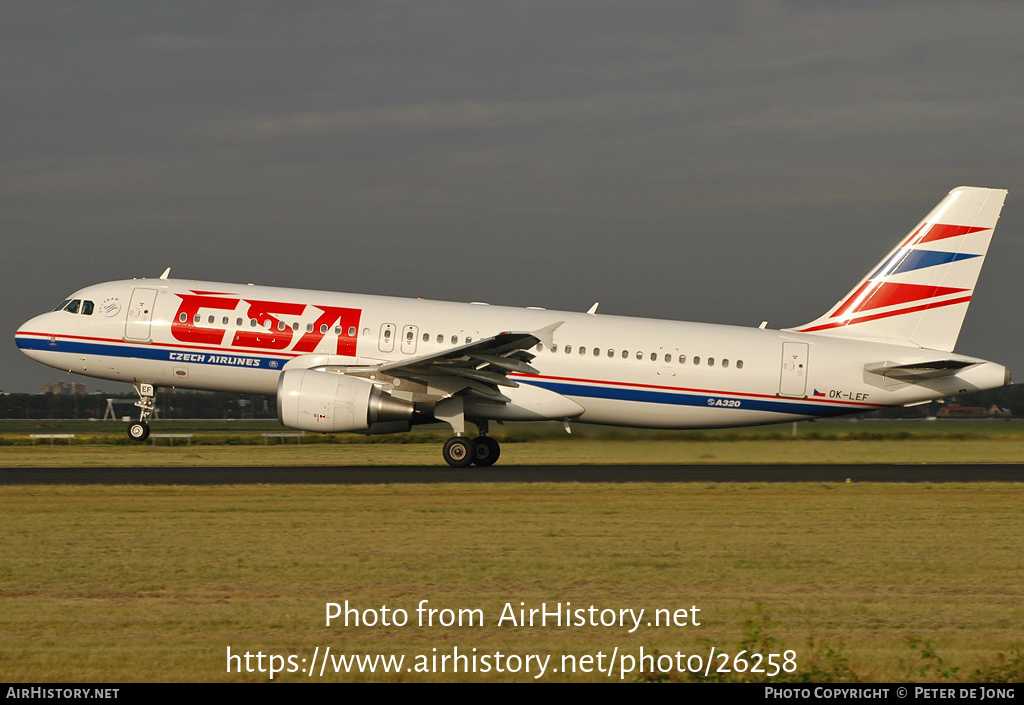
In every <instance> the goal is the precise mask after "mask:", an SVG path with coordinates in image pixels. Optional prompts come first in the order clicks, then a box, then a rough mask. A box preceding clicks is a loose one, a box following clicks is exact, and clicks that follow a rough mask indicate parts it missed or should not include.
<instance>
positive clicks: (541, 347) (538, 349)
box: [537, 343, 544, 352]
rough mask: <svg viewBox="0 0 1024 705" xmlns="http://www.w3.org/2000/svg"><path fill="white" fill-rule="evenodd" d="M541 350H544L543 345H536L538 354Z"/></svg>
mask: <svg viewBox="0 0 1024 705" xmlns="http://www.w3.org/2000/svg"><path fill="white" fill-rule="evenodd" d="M543 349H544V343H537V352H540V351H541V350H543Z"/></svg>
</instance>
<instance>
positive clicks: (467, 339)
mask: <svg viewBox="0 0 1024 705" xmlns="http://www.w3.org/2000/svg"><path fill="white" fill-rule="evenodd" d="M465 342H467V343H472V342H473V339H472V338H470V337H469V336H468V335H467V336H466V341H465Z"/></svg>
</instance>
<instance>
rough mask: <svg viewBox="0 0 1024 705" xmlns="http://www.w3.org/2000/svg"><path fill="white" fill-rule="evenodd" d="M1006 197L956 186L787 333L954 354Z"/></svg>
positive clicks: (999, 191) (998, 191) (997, 192)
mask: <svg viewBox="0 0 1024 705" xmlns="http://www.w3.org/2000/svg"><path fill="white" fill-rule="evenodd" d="M1005 198H1006V191H1004V190H1002V189H987V188H973V187H970V186H961V187H959V188H955V189H953V190H952V191H950V192H949V195H948V196H946V197H945V198H944V199H942V202H941V203H939V205H937V206H936V207H935V208H934V209H933V210H932V212H931V213H929V214H928V215H927V216H926V217H925V219H924V220H922V221H921V222H920V223H918V225H917V227H915V228H914V229H913V230H911V231H910V234H909V235H907V237H906V238H904V240H903V242H901V243H900V244H899V245H897V246H896V249H894V250H893V251H892V252H890V253H889V254H888V255H887V256H886V257H885V259H883V260H882V261H881V262H879V263H878V265H877V266H876V267H875V268H874V269H873V270H872V271H871V273H870V274H868V276H866V277H865V278H864V279H863V280H861V282H860V283H859V284H857V286H855V287H854V288H853V290H852V291H851V292H850V293H849V294H847V295H846V296H844V297H843V298H842V299H841V300H840V301H839V303H837V304H836V305H835V306H833V307H832V308H831V309H830V310H829V312H828V313H826V314H825V315H824V316H821V317H820V318H818V319H816V320H814V321H811V322H810V323H807V324H806V325H803V326H800V327H799V328H792V329H790V330H794V331H799V332H802V333H817V334H820V335H830V336H836V337H841V338H855V339H860V340H875V341H880V342H885V343H894V344H898V345H910V346H915V347H921V348H929V349H932V350H945V351H947V352H949V351H952V350H953V346H954V345H956V339H957V337H958V336H959V335H960V327H961V326H962V325H963V322H964V315H965V314H966V313H967V306H968V305H969V304H970V302H971V295H972V294H973V293H974V286H975V284H976V283H977V281H978V275H979V274H980V273H981V265H982V263H983V262H984V261H985V253H986V252H988V245H989V242H990V241H991V239H992V232H993V230H994V229H995V227H996V221H998V220H999V212H1000V211H1001V210H1002V208H1003V200H1004V199H1005Z"/></svg>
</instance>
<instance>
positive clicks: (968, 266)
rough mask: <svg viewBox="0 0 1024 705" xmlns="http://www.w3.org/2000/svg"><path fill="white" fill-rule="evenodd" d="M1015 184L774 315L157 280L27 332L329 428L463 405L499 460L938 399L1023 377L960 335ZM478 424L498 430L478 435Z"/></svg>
mask: <svg viewBox="0 0 1024 705" xmlns="http://www.w3.org/2000/svg"><path fill="white" fill-rule="evenodd" d="M1006 193H1007V192H1006V191H1005V190H1000V189H987V188H974V187H959V188H956V189H954V190H952V191H950V193H949V194H948V195H947V196H946V197H945V198H944V199H943V200H942V201H941V202H940V203H939V204H938V205H937V206H936V207H935V208H934V209H933V210H932V211H931V212H930V213H929V214H928V215H927V216H926V217H925V218H924V220H922V221H921V222H920V223H918V225H917V226H915V227H914V228H913V229H912V230H911V231H910V233H909V234H908V235H907V236H906V237H904V238H903V239H902V240H901V241H900V242H899V244H898V245H896V247H895V248H894V249H893V250H892V251H891V252H890V253H889V254H887V255H886V256H885V257H884V258H883V259H882V261H881V262H879V263H878V265H876V266H875V267H874V268H872V270H871V271H870V272H869V273H868V274H867V276H865V277H864V278H863V279H862V280H861V281H860V282H859V283H858V284H857V285H856V286H854V288H853V289H852V290H851V291H850V292H849V293H848V294H847V295H846V296H844V297H843V298H842V299H840V300H839V301H838V302H837V303H836V304H835V305H834V306H832V308H830V309H828V311H826V312H825V313H824V314H823V315H822V316H820V317H819V318H817V319H815V320H813V321H811V322H809V323H807V324H805V325H802V326H797V327H795V328H785V329H781V330H770V329H768V328H767V324H766V323H762V324H761V326H760V327H757V328H744V327H738V326H725V325H715V324H709V323H687V322H676V321H668V320H654V319H647V318H632V317H624V316H614V315H603V314H599V313H598V312H597V307H598V305H597V304H594V306H593V307H592V308H591V309H590V310H589V311H587V312H585V313H584V312H567V311H549V310H546V309H543V308H535V307H527V308H514V307H506V306H491V305H488V304H484V303H479V302H473V303H468V304H466V303H451V302H440V301H428V300H424V299H421V298H419V299H405V298H394V297H385V296H366V295H356V294H342V293H332V292H324V291H309V290H302V289H285V288H274V287H265V286H254V285H252V284H246V285H241V284H225V283H214V282H201V281H194V280H187V279H170V278H169V273H170V269H168V270H166V271H164V273H163V274H162V275H161V276H160V277H159V278H158V279H151V278H143V279H130V280H124V281H115V282H108V283H104V284H97V285H95V286H89V287H86V288H84V289H81V290H79V291H76V292H75V293H73V294H71V295H70V296H69V297H68V298H67V299H65V300H64V301H63V303H61V304H60V305H59V306H57V307H56V308H55V309H54V310H53V311H51V312H48V313H44V314H42V315H39V316H36V317H35V318H32V319H31V320H29V321H27V322H26V323H25V324H24V325H23V326H22V327H21V329H20V330H18V331H17V334H16V336H15V339H16V342H17V345H18V347H19V348H20V349H21V350H22V352H24V353H25V354H26V355H28V356H29V357H31V358H33V359H34V360H37V361H39V362H41V363H43V364H46V365H49V366H51V367H55V368H58V369H61V370H67V371H68V372H69V373H71V372H74V373H77V374H82V375H87V376H90V377H97V378H100V379H109V380H115V381H123V382H128V383H131V384H132V385H133V386H134V388H135V390H136V392H137V393H138V395H139V401H138V402H136V405H137V406H138V407H139V408H140V410H141V411H140V414H139V420H138V421H136V422H134V423H132V424H131V425H130V426H129V428H128V435H129V436H130V437H131V438H133V439H135V440H138V441H142V440H145V439H146V437H147V436H148V435H149V424H148V422H149V417H150V415H151V414H152V412H153V409H154V404H155V389H156V387H181V388H186V389H202V390H220V391H232V392H239V393H246V394H265V395H272V394H276V395H277V410H278V418H279V419H280V421H281V423H283V424H284V425H285V426H288V427H290V428H294V429H299V430H303V431H311V432H325V433H334V432H356V433H365V434H376V433H395V432H403V431H408V430H409V429H410V428H411V427H412V426H413V425H416V424H422V423H430V422H444V423H447V424H448V425H450V426H451V429H452V432H453V433H454V435H453V436H452V437H451V438H449V439H448V440H447V441H446V442H445V444H444V447H443V452H442V455H443V457H444V460H445V462H447V463H448V464H449V465H451V466H452V467H466V466H468V465H471V464H475V465H477V466H489V465H492V464H493V463H494V462H495V461H496V460H497V459H498V457H499V455H500V452H501V449H500V446H499V444H498V443H497V442H496V441H495V440H494V439H493V438H492V437H491V436H489V435H488V432H489V427H490V423H491V422H492V421H494V422H504V421H541V420H547V421H550V420H554V421H561V422H562V423H563V424H564V425H565V428H566V430H567V431H568V430H570V426H569V422H570V421H572V422H580V423H592V424H606V425H615V426H632V427H646V428H661V429H694V428H722V427H733V426H750V425H758V424H771V423H780V422H789V421H799V420H804V419H814V418H821V417H832V416H841V415H846V414H856V413H860V412H866V411H872V410H877V409H886V408H891V407H900V406H909V405H915V404H920V403H926V402H928V401H931V400H935V399H939V398H942V397H945V396H950V395H956V394H963V393H966V392H973V391H977V390H982V389H993V388H996V387H1000V386H1003V385H1005V384H1009V383H1010V372H1009V370H1007V369H1006V368H1005V367H1003V366H1002V365H999V364H997V363H994V362H988V361H986V360H982V359H979V358H975V357H969V356H966V355H961V354H958V353H954V352H953V348H954V346H955V344H956V340H957V337H958V336H959V333H960V328H961V325H962V323H963V320H964V315H965V314H966V312H967V308H968V305H969V303H970V301H971V296H972V294H973V292H974V287H975V284H976V282H977V280H978V275H979V273H980V271H981V266H982V263H983V262H984V259H985V255H986V253H987V251H988V246H989V242H990V240H991V237H992V233H993V231H994V228H995V226H996V222H997V220H998V219H999V214H1000V211H1001V210H1002V206H1003V201H1004V199H1005V197H1006ZM467 424H473V425H475V426H476V427H477V429H478V435H477V436H476V437H475V438H474V437H471V436H469V435H467V431H466V429H467Z"/></svg>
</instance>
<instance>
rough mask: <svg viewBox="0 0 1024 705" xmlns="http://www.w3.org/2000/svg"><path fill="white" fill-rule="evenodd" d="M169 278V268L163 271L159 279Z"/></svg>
mask: <svg viewBox="0 0 1024 705" xmlns="http://www.w3.org/2000/svg"><path fill="white" fill-rule="evenodd" d="M169 276H171V268H170V267H168V268H167V269H165V270H164V273H163V274H161V275H160V278H161V279H166V278H167V277H169Z"/></svg>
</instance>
